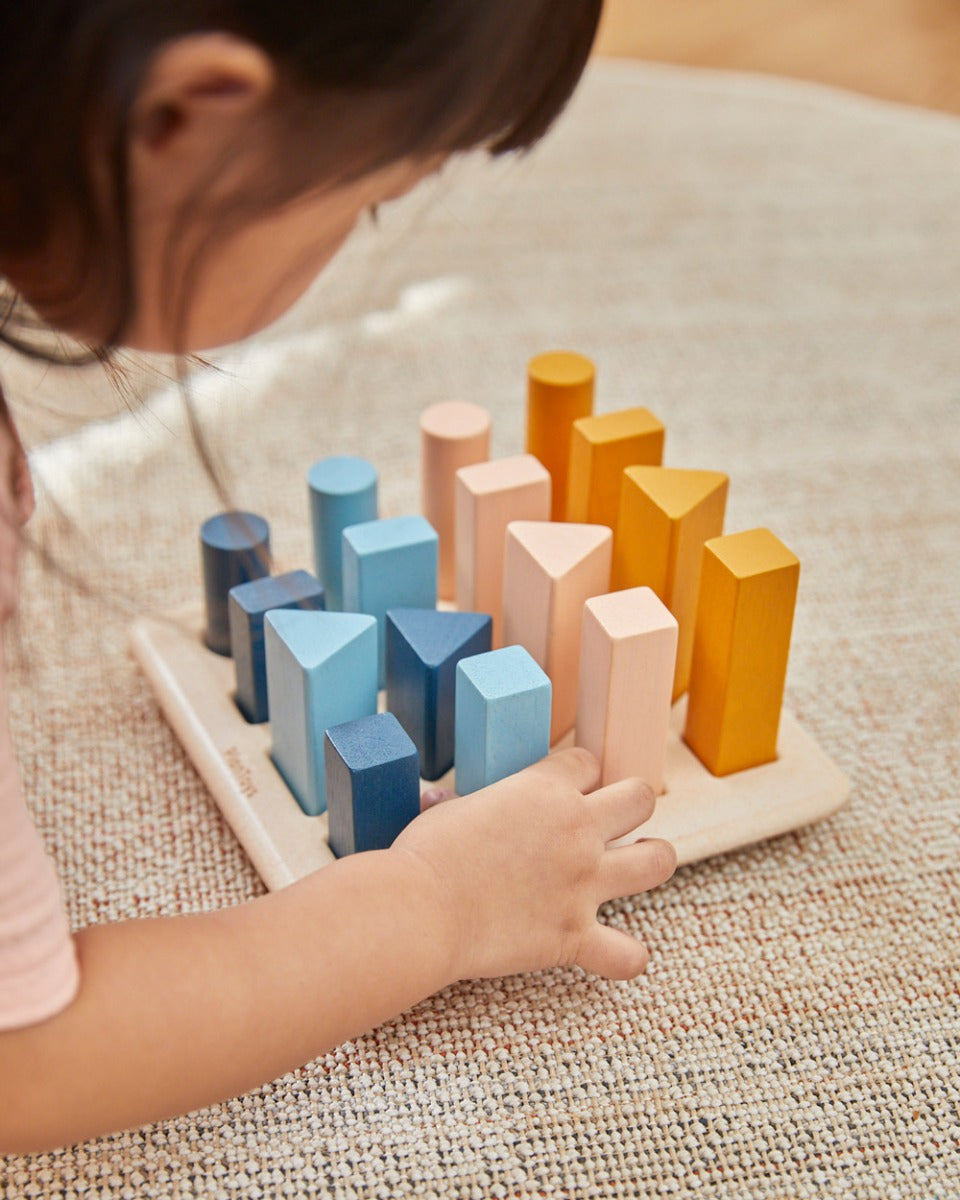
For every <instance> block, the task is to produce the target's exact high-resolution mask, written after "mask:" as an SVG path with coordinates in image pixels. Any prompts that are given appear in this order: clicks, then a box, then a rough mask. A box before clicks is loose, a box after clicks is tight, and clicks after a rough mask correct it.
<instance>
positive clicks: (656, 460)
mask: <svg viewBox="0 0 960 1200" xmlns="http://www.w3.org/2000/svg"><path fill="white" fill-rule="evenodd" d="M664 435H665V430H664V427H663V422H662V421H660V420H659V419H658V418H657V417H655V416H654V415H653V413H652V412H650V411H649V410H648V409H646V408H624V409H622V410H621V411H620V412H612V413H604V414H603V415H602V416H599V417H581V419H580V420H579V421H574V423H573V433H572V436H571V438H570V471H569V475H568V479H567V520H568V521H580V522H583V523H585V524H589V525H606V526H607V527H608V528H609V529H612V530H613V531H614V533H616V526H617V513H618V511H619V508H620V476H621V475H622V474H623V472H624V470H625V468H627V467H633V466H650V467H656V466H659V465H660V462H661V461H662V459H663V440H664Z"/></svg>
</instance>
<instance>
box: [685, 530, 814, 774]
mask: <svg viewBox="0 0 960 1200" xmlns="http://www.w3.org/2000/svg"><path fill="white" fill-rule="evenodd" d="M799 579H800V562H799V560H798V559H797V557H796V555H794V554H793V553H791V551H790V550H788V549H787V547H786V546H785V545H784V544H783V542H781V541H780V539H779V538H777V537H775V536H774V534H772V533H771V532H770V530H769V529H751V530H748V531H747V532H745V533H734V534H729V535H728V536H726V537H719V538H712V539H711V540H710V541H708V542H707V543H706V545H705V546H704V550H703V564H702V567H701V573H700V599H699V602H698V605H697V619H696V625H695V629H694V637H693V661H692V664H691V671H690V696H689V698H688V702H687V723H686V728H685V729H684V733H683V737H684V741H685V742H686V743H687V745H688V746H689V747H690V749H691V750H693V752H694V754H696V756H697V757H698V758H699V759H700V761H701V762H702V763H703V765H704V766H705V767H706V768H707V769H708V770H709V771H710V772H712V774H714V775H730V774H732V773H733V772H734V771H743V770H746V769H747V768H748V767H756V766H760V764H761V763H767V762H772V761H773V760H774V759H775V758H776V757H777V732H778V729H779V726H780V709H781V706H782V703H783V690H784V684H785V683H786V677H787V658H788V655H789V651H790V634H791V631H792V629H793V613H794V608H795V606H796V598H797V586H798V583H799Z"/></svg>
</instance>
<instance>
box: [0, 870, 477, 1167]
mask: <svg viewBox="0 0 960 1200" xmlns="http://www.w3.org/2000/svg"><path fill="white" fill-rule="evenodd" d="M327 913H330V914H331V915H330V916H326V915H325V914H327ZM76 942H77V949H78V953H79V957H80V965H81V988H80V993H79V995H78V997H77V999H76V1000H75V1001H74V1002H73V1004H71V1005H70V1007H69V1008H68V1009H66V1010H65V1011H64V1012H63V1013H61V1014H60V1015H59V1016H57V1017H54V1018H53V1019H51V1020H49V1021H45V1022H43V1023H41V1024H39V1025H35V1026H32V1027H29V1028H26V1029H22V1030H15V1031H12V1032H8V1033H2V1034H0V1153H3V1152H7V1153H17V1152H20V1153H25V1152H30V1151H34V1150H39V1149H44V1148H49V1147H53V1146H58V1145H63V1144H66V1143H71V1142H76V1141H80V1140H83V1139H85V1138H88V1137H91V1136H94V1135H96V1134H98V1133H103V1132H106V1131H110V1130H116V1129H122V1128H128V1127H130V1126H135V1125H141V1124H145V1123H147V1122H149V1121H154V1120H158V1119H161V1118H163V1117H168V1116H172V1115H175V1114H178V1113H183V1112H188V1111H191V1110H193V1109H197V1108H200V1107H202V1106H204V1105H206V1104H211V1103H214V1102H216V1101H219V1100H222V1099H225V1098H227V1097H229V1096H234V1095H238V1094H239V1093H241V1092H244V1091H247V1090H248V1089H250V1088H251V1087H254V1086H256V1085H258V1084H261V1083H264V1082H266V1081H267V1080H270V1079H273V1078H275V1077H276V1076H278V1075H280V1074H282V1073H283V1072H285V1071H287V1070H290V1069H291V1068H293V1067H296V1066H299V1065H301V1064H303V1063H305V1062H307V1061H309V1060H310V1059H312V1058H314V1057H316V1056H317V1055H318V1054H321V1053H323V1052H324V1051H326V1050H329V1049H330V1048H332V1047H333V1046H335V1045H337V1044H339V1043H340V1042H342V1041H344V1040H345V1039H347V1038H350V1037H354V1036H356V1035H357V1034H360V1033H362V1032H363V1031H365V1030H367V1029H370V1028H372V1027H373V1026H375V1025H377V1024H378V1023H379V1022H381V1021H384V1020H386V1019H388V1018H389V1017H392V1016H394V1015H396V1014H397V1013H400V1012H402V1011H403V1010H404V1009H406V1008H409V1007H410V1006H411V1005H413V1004H415V1003H416V1002H417V1001H419V1000H421V999H423V998H424V997H426V996H428V995H430V994H431V993H433V992H435V991H437V990H438V989H440V988H442V987H443V986H445V985H446V984H448V983H451V982H453V980H454V979H455V978H456V977H457V968H456V963H455V957H456V956H455V949H456V948H455V944H454V943H455V938H454V931H453V928H452V924H451V922H450V921H449V920H448V914H447V913H445V912H444V911H443V905H442V903H441V902H440V893H439V892H438V891H437V890H436V888H435V887H434V886H433V882H432V880H431V878H430V875H429V872H424V871H422V870H417V869H415V866H414V864H413V863H412V862H411V861H410V860H408V859H406V858H405V856H403V855H399V854H396V853H393V852H391V851H381V852H376V853H372V854H363V855H358V856H356V857H353V858H348V859H344V860H342V861H340V862H338V863H336V864H334V865H332V866H330V867H326V868H324V869H323V870H322V871H318V872H316V873H315V874H313V875H311V876H310V877H308V878H307V879H304V880H301V881H300V882H299V883H297V884H294V885H292V886H291V887H288V888H285V889H284V890H282V891H280V892H275V893H273V894H271V895H269V896H265V897H262V898H261V899H258V900H255V901H252V902H250V903H248V904H243V905H239V906H237V907H234V908H231V909H226V910H222V911H219V912H212V913H204V914H198V915H195V916H186V917H169V918H157V919H153V920H136V921H125V922H121V923H117V924H111V925H103V926H96V927H92V928H89V929H86V930H83V931H82V932H81V933H79V934H78V935H77V939H76Z"/></svg>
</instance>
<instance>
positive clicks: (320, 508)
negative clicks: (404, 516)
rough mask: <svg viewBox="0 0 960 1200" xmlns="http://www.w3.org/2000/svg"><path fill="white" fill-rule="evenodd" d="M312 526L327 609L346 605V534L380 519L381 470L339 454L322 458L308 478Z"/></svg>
mask: <svg viewBox="0 0 960 1200" xmlns="http://www.w3.org/2000/svg"><path fill="white" fill-rule="evenodd" d="M307 485H308V489H309V492H310V524H311V527H312V530H313V558H314V563H315V564H316V571H317V578H318V579H319V580H320V582H321V583H322V584H323V586H324V589H325V590H326V594H327V608H328V609H329V610H330V611H332V612H338V611H340V610H341V609H342V608H343V607H344V605H343V565H342V555H343V531H344V529H346V528H347V526H348V525H358V524H359V523H360V522H361V521H373V520H375V519H376V516H377V470H376V467H374V465H373V464H372V463H369V462H367V460H366V459H365V458H356V457H354V456H353V455H348V454H338V455H334V456H333V457H331V458H321V459H320V461H319V462H315V463H314V464H313V466H312V467H311V468H310V471H309V473H308V475H307Z"/></svg>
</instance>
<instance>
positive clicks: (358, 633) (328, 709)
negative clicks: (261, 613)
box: [263, 609, 377, 816]
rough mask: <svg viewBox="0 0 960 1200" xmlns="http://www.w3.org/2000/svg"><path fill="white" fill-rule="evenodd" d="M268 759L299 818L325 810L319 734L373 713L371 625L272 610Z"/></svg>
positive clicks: (367, 620) (267, 620) (347, 617)
mask: <svg viewBox="0 0 960 1200" xmlns="http://www.w3.org/2000/svg"><path fill="white" fill-rule="evenodd" d="M263 629H264V646H265V649H266V658H267V700H268V703H269V705H270V731H271V735H272V740H273V746H272V750H271V754H272V757H273V761H274V763H275V765H276V767H277V770H278V771H279V772H280V774H281V775H282V776H283V778H284V780H285V781H286V784H287V786H288V787H289V788H290V790H291V792H293V794H294V796H295V797H296V798H297V802H298V803H299V805H300V807H301V808H302V809H303V811H304V812H306V813H309V814H310V815H311V816H316V815H317V814H319V813H322V812H324V811H325V810H326V807H327V789H326V778H325V772H324V761H323V735H324V732H325V731H326V730H327V729H330V728H331V727H332V726H334V725H342V724H343V723H344V722H345V721H355V720H357V719H358V718H360V717H366V716H369V715H371V714H372V713H375V712H376V711H377V623H376V621H375V620H374V619H373V618H372V617H368V616H364V615H363V614H361V613H331V612H300V611H298V610H296V609H275V610H274V611H273V612H268V613H267V614H266V616H265V617H264V619H263Z"/></svg>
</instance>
